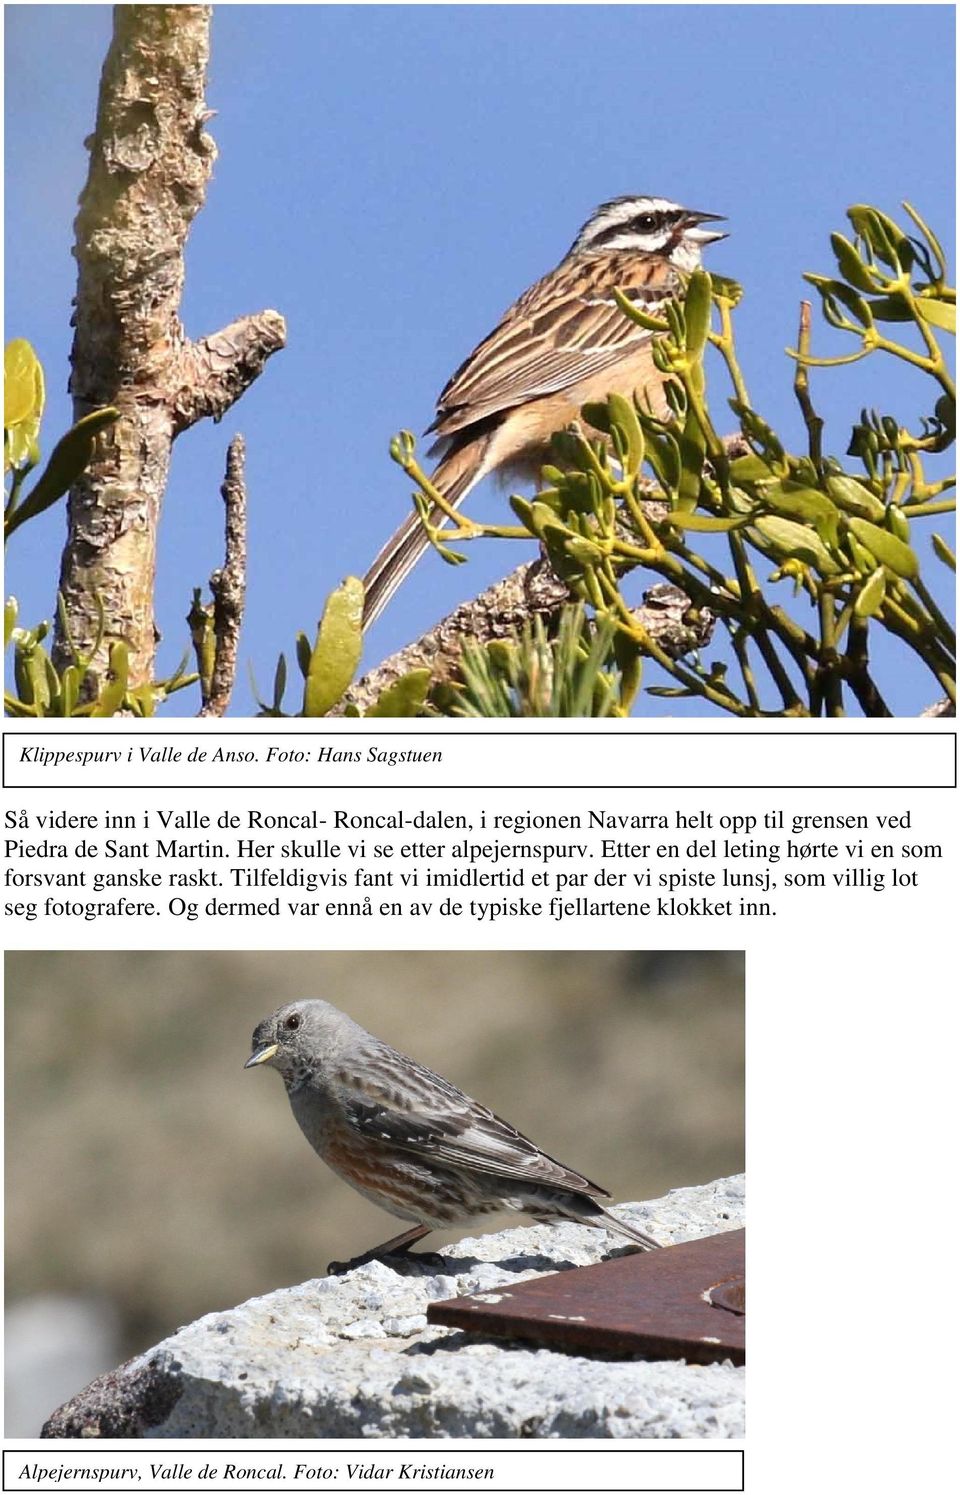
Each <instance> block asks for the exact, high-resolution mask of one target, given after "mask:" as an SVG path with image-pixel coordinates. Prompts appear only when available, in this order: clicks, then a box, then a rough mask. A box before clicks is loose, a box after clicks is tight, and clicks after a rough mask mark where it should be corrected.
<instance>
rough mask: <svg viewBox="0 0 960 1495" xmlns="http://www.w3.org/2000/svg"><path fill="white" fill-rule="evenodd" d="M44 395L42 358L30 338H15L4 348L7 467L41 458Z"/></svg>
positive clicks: (5, 449) (5, 467)
mask: <svg viewBox="0 0 960 1495" xmlns="http://www.w3.org/2000/svg"><path fill="white" fill-rule="evenodd" d="M43 399H44V389H43V368H42V366H41V364H40V360H39V359H38V357H37V355H36V353H35V352H34V351H33V348H32V347H31V345H30V344H29V343H28V342H27V340H26V338H23V337H18V338H14V339H13V341H12V342H9V343H7V346H6V348H5V349H4V352H3V452H4V471H7V470H8V469H9V468H11V467H24V466H25V465H27V463H29V464H30V465H31V466H32V465H33V464H35V463H36V462H37V461H38V460H39V452H38V451H37V433H38V432H39V430H40V419H41V417H42V415H43Z"/></svg>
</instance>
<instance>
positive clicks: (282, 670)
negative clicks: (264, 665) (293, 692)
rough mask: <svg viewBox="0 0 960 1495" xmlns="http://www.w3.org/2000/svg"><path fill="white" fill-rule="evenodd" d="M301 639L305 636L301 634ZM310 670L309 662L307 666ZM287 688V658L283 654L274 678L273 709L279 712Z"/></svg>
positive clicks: (278, 661)
mask: <svg viewBox="0 0 960 1495" xmlns="http://www.w3.org/2000/svg"><path fill="white" fill-rule="evenodd" d="M301 637H303V635H302V634H301ZM307 668H308V669H309V661H308V664H307ZM286 688H287V656H286V655H285V654H281V655H280V658H279V659H278V660H277V668H276V670H275V672H274V676H273V709H274V711H276V712H279V711H281V710H282V708H283V693H284V691H285V690H286Z"/></svg>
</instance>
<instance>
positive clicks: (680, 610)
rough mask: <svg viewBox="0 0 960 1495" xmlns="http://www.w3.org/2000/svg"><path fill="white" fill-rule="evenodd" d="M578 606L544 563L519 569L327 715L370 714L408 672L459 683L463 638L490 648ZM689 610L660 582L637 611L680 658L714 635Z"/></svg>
mask: <svg viewBox="0 0 960 1495" xmlns="http://www.w3.org/2000/svg"><path fill="white" fill-rule="evenodd" d="M574 601H576V598H575V597H574V595H573V593H571V592H570V591H569V589H568V588H567V586H566V585H565V584H564V583H563V582H562V581H560V579H559V578H558V577H557V576H556V575H555V574H554V572H553V570H552V568H551V567H550V566H549V564H548V563H547V562H546V561H545V560H543V559H542V558H541V559H540V560H536V561H529V562H527V563H526V564H525V565H523V566H518V567H517V569H516V570H515V571H511V573H510V575H509V576H505V577H504V578H503V580H502V581H498V582H495V583H494V585H493V586H492V587H488V588H487V590H486V591H485V592H481V593H480V595H479V596H477V597H474V598H473V599H472V600H471V601H469V602H465V603H463V604H462V605H461V606H460V607H458V608H456V609H455V610H454V611H453V612H452V613H449V614H448V616H447V617H445V618H444V619H442V621H441V622H439V623H438V624H437V625H436V626H435V627H434V628H431V629H430V630H429V631H428V632H427V633H425V634H424V635H423V636H422V638H419V639H417V640H416V642H415V643H412V644H408V645H407V646H406V647H405V648H403V649H400V650H399V651H398V652H397V653H396V654H391V655H390V657H389V658H388V659H385V660H384V661H383V663H382V664H379V665H377V666H376V668H375V669H373V670H371V671H370V672H369V673H368V674H366V675H364V676H363V678H362V679H360V680H358V681H357V682H356V683H355V684H354V685H352V686H351V687H350V689H349V690H348V691H347V693H346V695H345V696H344V697H343V700H342V701H340V702H339V703H338V704H337V706H336V707H335V709H334V710H333V711H331V712H330V713H329V714H330V715H331V716H341V715H342V714H343V710H344V708H345V707H346V706H347V705H354V706H356V707H357V708H358V709H359V710H360V711H366V710H367V709H368V708H369V707H370V706H372V705H373V704H374V702H375V701H376V700H377V699H378V698H379V696H380V695H381V693H382V692H383V691H384V690H386V689H387V687H388V686H390V685H393V684H394V683H395V681H397V680H399V679H400V678H401V676H403V675H406V674H407V673H408V672H409V671H410V670H422V669H429V670H430V672H431V676H432V683H433V684H435V685H436V684H440V683H442V682H443V681H446V680H451V679H456V678H457V675H458V672H459V668H460V657H461V652H462V649H463V642H464V639H471V640H472V641H473V642H475V643H481V644H486V643H490V642H491V641H492V640H494V639H502V638H513V637H515V636H516V634H517V633H518V632H519V630H520V629H521V628H522V627H523V625H524V623H527V622H529V621H530V619H531V618H533V617H535V616H539V617H542V618H543V619H544V621H545V622H548V623H549V622H551V621H552V620H553V619H554V618H555V617H556V616H557V614H558V613H559V612H560V609H561V608H562V607H564V606H565V605H566V604H567V603H569V602H574ZM689 609H690V599H689V598H688V597H687V596H686V595H685V594H684V593H683V592H681V591H680V590H679V588H678V587H674V586H670V585H669V584H668V583H665V582H661V583H659V584H658V585H656V586H654V587H651V588H650V590H649V591H648V592H645V593H644V598H643V603H642V605H641V606H640V607H638V608H635V609H634V611H635V613H636V615H637V618H638V619H639V621H640V622H641V623H642V625H643V627H644V628H645V629H646V630H647V631H648V633H649V634H650V635H651V636H652V637H653V638H654V639H656V641H657V643H659V645H660V647H661V648H662V649H664V650H665V651H666V652H667V653H668V654H671V655H672V656H674V657H679V656H680V655H682V654H686V653H688V652H689V651H690V650H691V649H695V648H699V647H701V646H702V645H703V644H705V643H706V642H707V640H708V639H709V638H710V635H711V633H712V631H713V618H712V617H707V616H706V615H704V614H701V615H700V616H699V617H698V618H697V619H696V620H695V621H694V622H691V621H690V620H689V617H688V614H689Z"/></svg>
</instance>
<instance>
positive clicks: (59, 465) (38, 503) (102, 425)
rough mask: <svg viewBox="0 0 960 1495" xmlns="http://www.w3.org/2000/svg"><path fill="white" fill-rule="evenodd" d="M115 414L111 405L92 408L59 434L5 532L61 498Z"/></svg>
mask: <svg viewBox="0 0 960 1495" xmlns="http://www.w3.org/2000/svg"><path fill="white" fill-rule="evenodd" d="M119 415H120V412H119V410H114V409H113V408H112V407H107V408H106V409H104V410H92V411H91V412H90V414H89V415H85V416H84V417H83V419H82V420H78V421H77V423H76V425H75V426H71V428H70V430H69V431H68V432H67V434H66V435H65V436H61V437H60V440H59V441H58V442H57V444H56V446H55V447H54V449H53V451H52V452H51V453H50V460H49V461H48V462H47V465H46V467H45V468H44V469H43V472H42V473H41V475H40V477H39V478H38V479H37V481H36V483H35V484H34V485H33V487H32V488H31V490H30V492H29V494H28V495H27V497H26V498H25V499H24V500H23V503H22V504H21V505H20V506H19V508H18V509H16V510H15V511H14V513H13V514H12V515H11V516H10V519H9V520H8V521H7V526H6V529H7V534H12V533H13V531H14V530H15V529H16V528H18V526H19V525H21V524H23V523H24V521H25V520H27V519H32V518H33V517H34V516H35V515H37V514H42V513H43V511H44V509H49V507H50V505H51V504H55V503H56V501H57V499H58V498H62V497H63V495H64V493H66V491H67V489H68V488H69V487H70V486H71V485H72V484H73V483H74V482H76V480H77V478H78V477H79V476H80V474H81V473H82V472H83V471H84V469H85V468H86V467H87V466H89V463H90V459H91V457H92V456H93V448H94V442H95V441H96V438H97V436H98V435H99V434H100V432H101V431H103V430H106V428H107V427H108V426H112V425H113V423H114V421H115V420H117V419H118V418H119Z"/></svg>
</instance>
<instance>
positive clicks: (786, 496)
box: [758, 479, 839, 539]
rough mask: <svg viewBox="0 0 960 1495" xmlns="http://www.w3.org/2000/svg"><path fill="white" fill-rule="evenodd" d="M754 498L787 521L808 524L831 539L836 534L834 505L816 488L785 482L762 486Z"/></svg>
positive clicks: (835, 510) (787, 480)
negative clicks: (787, 519)
mask: <svg viewBox="0 0 960 1495" xmlns="http://www.w3.org/2000/svg"><path fill="white" fill-rule="evenodd" d="M758 497H759V498H760V500H761V502H762V503H764V504H765V505H766V506H767V507H768V508H771V509H775V510H776V511H777V513H778V514H786V515H787V516H788V518H790V519H798V520H800V521H801V522H803V523H806V524H812V525H813V526H814V527H815V528H816V529H817V530H818V532H821V533H824V534H826V536H828V537H829V538H831V539H832V537H833V536H834V534H835V533H836V528H837V521H838V518H839V516H838V514H837V509H836V505H835V504H834V503H833V502H832V501H831V500H830V499H829V498H828V497H827V495H826V494H825V493H820V492H819V491H818V490H817V489H816V488H806V487H804V486H803V484H801V483H791V482H790V481H789V479H786V480H784V481H782V482H776V483H764V484H762V486H761V487H760V488H759V489H758Z"/></svg>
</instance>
